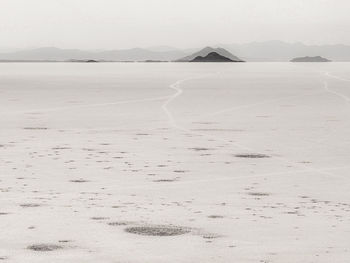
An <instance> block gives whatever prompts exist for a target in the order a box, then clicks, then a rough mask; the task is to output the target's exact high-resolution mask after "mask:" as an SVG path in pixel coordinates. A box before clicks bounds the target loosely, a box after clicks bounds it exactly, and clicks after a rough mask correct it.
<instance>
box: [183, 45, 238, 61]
mask: <svg viewBox="0 0 350 263" xmlns="http://www.w3.org/2000/svg"><path fill="white" fill-rule="evenodd" d="M210 53H215V54H216V55H215V54H212V56H210V58H211V59H215V57H217V59H218V60H222V59H220V58H219V57H218V56H217V55H219V56H222V57H225V58H228V59H230V60H231V61H236V62H241V61H242V60H241V59H239V58H238V57H236V56H235V55H233V54H232V53H230V52H229V51H227V50H226V49H223V48H212V47H205V48H203V49H201V50H200V51H198V52H195V53H193V54H192V55H189V56H186V57H183V58H181V59H178V60H177V62H188V61H193V60H195V59H196V58H198V59H197V61H199V60H201V59H200V57H202V58H203V57H207V56H208V55H209V54H210Z"/></svg>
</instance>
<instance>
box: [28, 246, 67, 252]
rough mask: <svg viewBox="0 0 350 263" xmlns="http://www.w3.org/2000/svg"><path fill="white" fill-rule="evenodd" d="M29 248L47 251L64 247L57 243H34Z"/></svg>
mask: <svg viewBox="0 0 350 263" xmlns="http://www.w3.org/2000/svg"><path fill="white" fill-rule="evenodd" d="M27 249H30V250H34V251H40V252H47V251H54V250H58V249H63V247H62V246H58V245H55V244H34V245H31V246H28V247H27Z"/></svg>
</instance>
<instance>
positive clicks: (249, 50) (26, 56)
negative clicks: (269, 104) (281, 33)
mask: <svg viewBox="0 0 350 263" xmlns="http://www.w3.org/2000/svg"><path fill="white" fill-rule="evenodd" d="M218 46H220V47H223V48H211V47H206V48H204V49H201V50H200V49H193V48H191V49H184V50H180V49H176V48H172V47H168V46H158V47H151V48H148V49H143V48H133V49H123V50H93V51H92V50H79V49H60V48H55V47H43V48H36V49H28V50H16V51H13V50H15V49H12V51H11V49H9V48H6V49H4V50H3V51H2V52H0V60H56V61H67V60H90V59H91V60H106V61H146V60H154V61H190V60H193V59H194V58H196V57H198V56H202V57H205V56H206V55H208V54H209V53H211V52H216V53H218V54H219V55H221V56H224V57H227V58H230V59H232V60H234V61H240V60H241V59H243V60H245V61H290V60H291V59H293V58H296V57H305V56H311V57H314V56H322V57H326V58H328V59H330V60H332V61H350V46H347V45H318V46H317V45H305V44H302V43H294V44H289V43H285V42H282V41H267V42H253V43H247V44H230V45H227V44H220V45H218ZM192 53H193V54H192ZM232 53H233V54H236V55H237V56H239V57H240V58H241V59H240V58H238V57H236V56H234V55H232ZM190 54H192V55H190Z"/></svg>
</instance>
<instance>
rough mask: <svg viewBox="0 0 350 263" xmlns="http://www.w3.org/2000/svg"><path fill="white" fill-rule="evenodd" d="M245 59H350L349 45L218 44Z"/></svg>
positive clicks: (279, 42) (273, 42) (277, 42)
mask: <svg viewBox="0 0 350 263" xmlns="http://www.w3.org/2000/svg"><path fill="white" fill-rule="evenodd" d="M219 46H220V47H223V48H225V49H227V50H229V51H230V52H232V53H233V54H236V55H237V56H239V57H240V58H242V59H243V60H246V61H290V60H291V59H293V58H295V57H304V56H311V57H312V56H322V57H326V58H328V59H330V60H332V61H350V46H347V45H340V44H339V45H305V44H302V43H294V44H290V43H285V42H282V41H268V42H253V43H248V44H231V45H225V44H222V45H219Z"/></svg>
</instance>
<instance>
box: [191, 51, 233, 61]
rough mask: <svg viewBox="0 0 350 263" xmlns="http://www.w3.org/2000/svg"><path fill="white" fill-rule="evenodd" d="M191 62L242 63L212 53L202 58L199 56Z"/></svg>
mask: <svg viewBox="0 0 350 263" xmlns="http://www.w3.org/2000/svg"><path fill="white" fill-rule="evenodd" d="M189 62H240V61H234V60H232V59H230V58H227V57H225V56H221V55H220V54H218V53H216V52H210V53H209V54H208V55H206V56H204V57H202V56H198V57H195V58H194V59H192V60H190V61H189Z"/></svg>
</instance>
